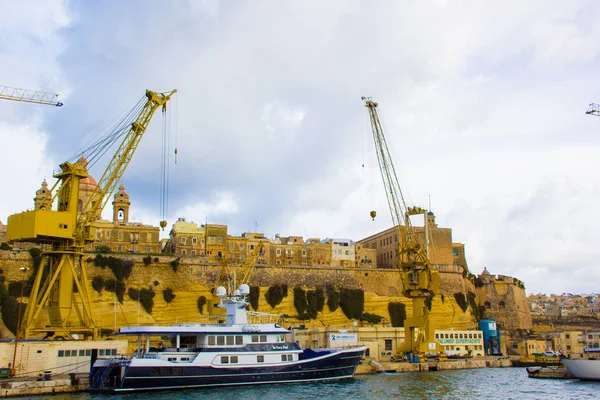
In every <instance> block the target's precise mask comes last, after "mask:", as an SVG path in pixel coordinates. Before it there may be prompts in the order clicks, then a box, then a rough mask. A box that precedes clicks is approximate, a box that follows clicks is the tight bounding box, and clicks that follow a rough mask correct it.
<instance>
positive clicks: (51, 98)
mask: <svg viewBox="0 0 600 400" xmlns="http://www.w3.org/2000/svg"><path fill="white" fill-rule="evenodd" d="M0 99H4V100H14V101H24V102H27V103H35V104H47V105H49V106H56V107H62V106H63V102H62V101H59V100H58V94H55V93H48V92H42V91H41V90H28V89H19V88H15V87H10V86H1V85H0Z"/></svg>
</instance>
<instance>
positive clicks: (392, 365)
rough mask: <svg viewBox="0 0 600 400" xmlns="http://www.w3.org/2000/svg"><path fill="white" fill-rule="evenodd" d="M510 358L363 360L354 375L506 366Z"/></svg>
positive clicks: (510, 361)
mask: <svg viewBox="0 0 600 400" xmlns="http://www.w3.org/2000/svg"><path fill="white" fill-rule="evenodd" d="M512 366H513V363H512V360H511V359H510V358H508V357H502V358H493V359H489V358H479V359H474V358H467V359H461V360H448V361H427V362H420V363H408V362H383V361H381V362H377V361H375V360H365V361H364V362H363V363H362V364H361V365H359V366H358V368H357V370H356V375H365V374H374V373H379V372H420V371H444V370H455V369H473V368H506V367H512Z"/></svg>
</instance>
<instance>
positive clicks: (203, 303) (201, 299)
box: [197, 296, 206, 314]
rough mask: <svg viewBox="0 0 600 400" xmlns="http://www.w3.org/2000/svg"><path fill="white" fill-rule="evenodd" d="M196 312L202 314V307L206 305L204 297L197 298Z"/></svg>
mask: <svg viewBox="0 0 600 400" xmlns="http://www.w3.org/2000/svg"><path fill="white" fill-rule="evenodd" d="M197 305H198V311H200V314H202V313H203V312H204V306H205V305H206V297H204V296H200V297H198V302H197Z"/></svg>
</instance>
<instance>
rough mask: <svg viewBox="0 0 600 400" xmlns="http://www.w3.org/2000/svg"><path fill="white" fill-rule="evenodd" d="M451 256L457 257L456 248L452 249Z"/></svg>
mask: <svg viewBox="0 0 600 400" xmlns="http://www.w3.org/2000/svg"><path fill="white" fill-rule="evenodd" d="M452 256H454V257H458V249H457V248H456V247H453V248H452Z"/></svg>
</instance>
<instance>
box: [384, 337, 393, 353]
mask: <svg viewBox="0 0 600 400" xmlns="http://www.w3.org/2000/svg"><path fill="white" fill-rule="evenodd" d="M384 342H385V351H391V350H392V339H385V340H384Z"/></svg>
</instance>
